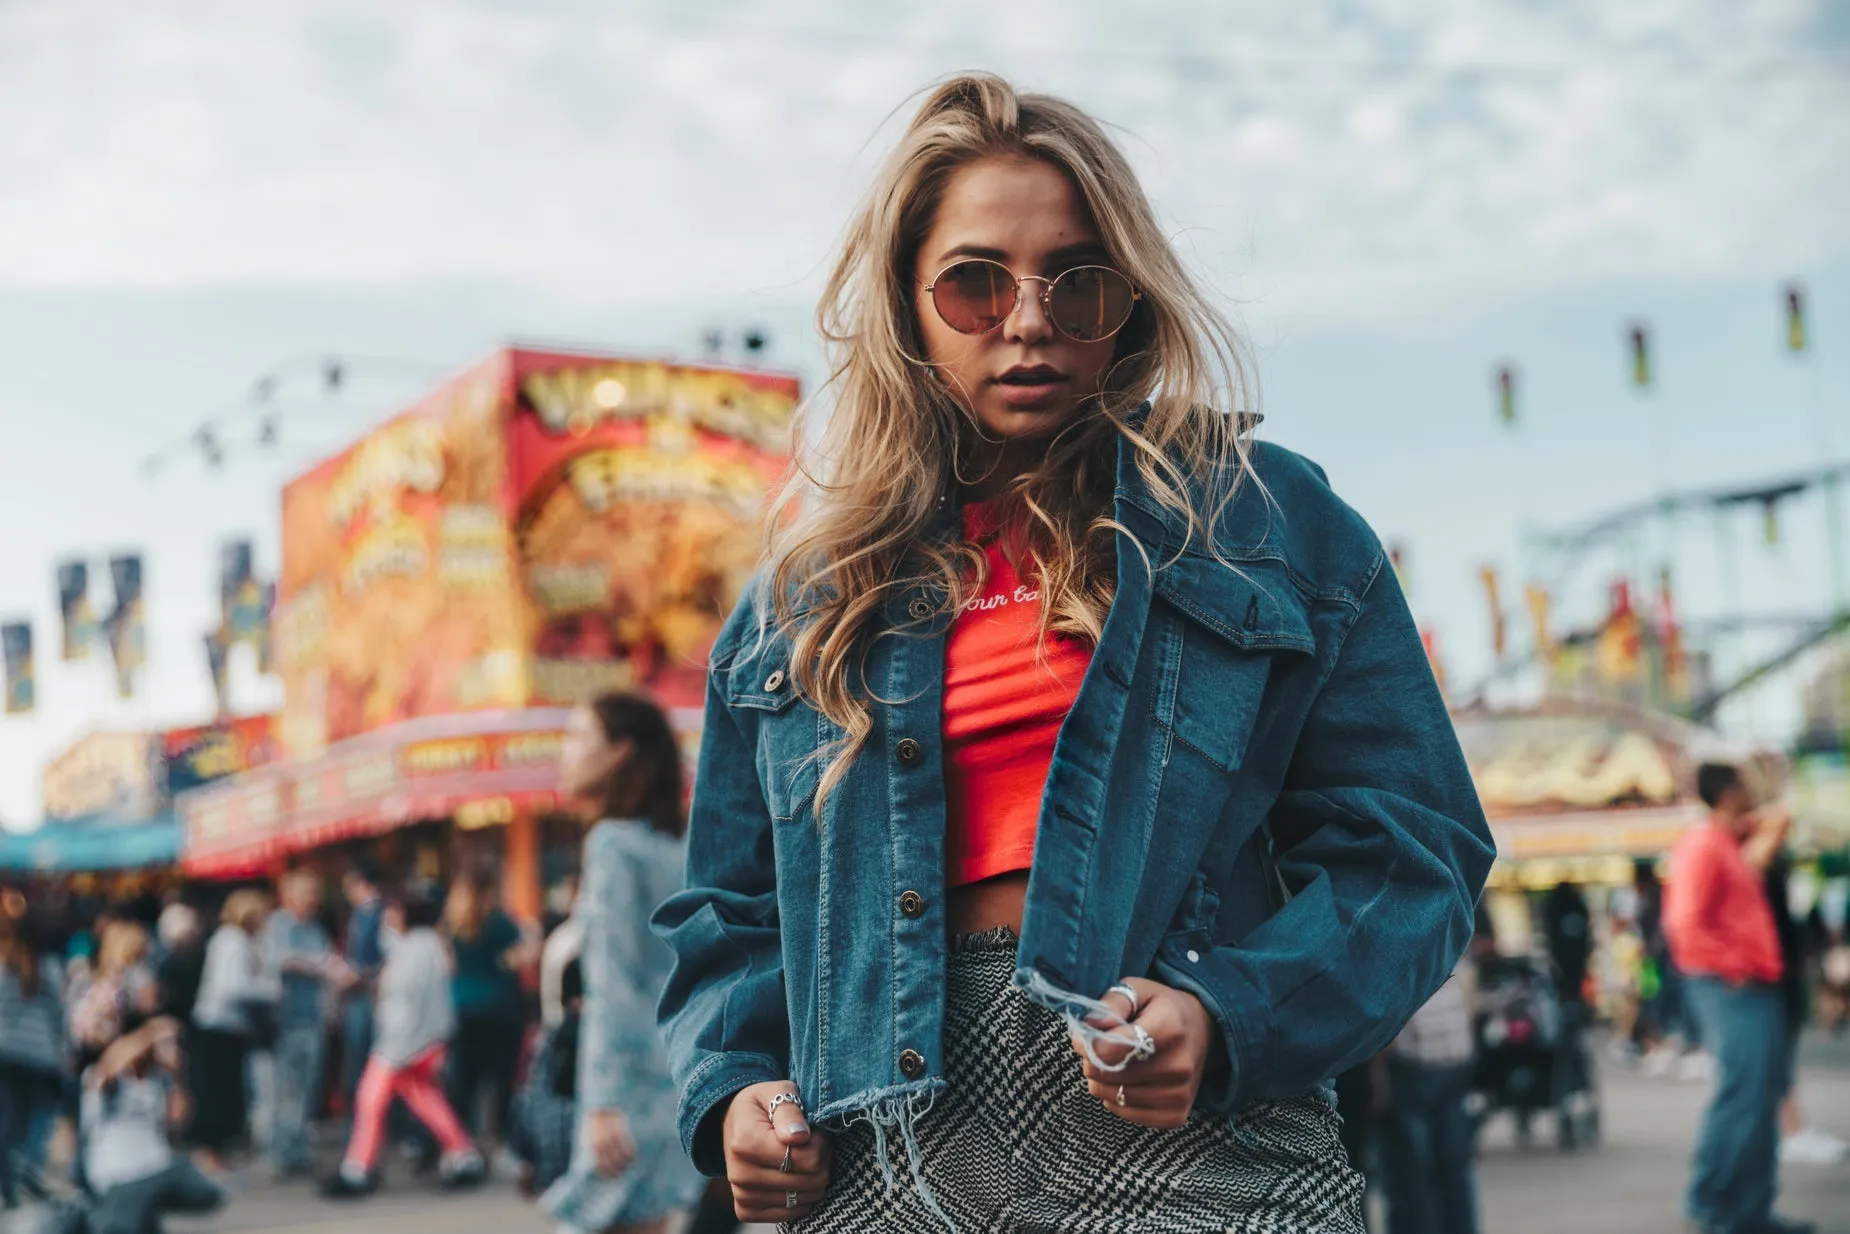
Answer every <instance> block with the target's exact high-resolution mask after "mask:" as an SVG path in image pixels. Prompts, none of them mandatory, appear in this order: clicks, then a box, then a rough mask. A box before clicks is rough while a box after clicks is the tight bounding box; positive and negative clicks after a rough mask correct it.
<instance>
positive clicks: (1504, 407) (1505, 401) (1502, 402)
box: [1497, 364, 1516, 424]
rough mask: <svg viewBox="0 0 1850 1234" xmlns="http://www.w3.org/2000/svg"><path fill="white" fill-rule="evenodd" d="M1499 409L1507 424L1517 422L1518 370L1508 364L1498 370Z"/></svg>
mask: <svg viewBox="0 0 1850 1234" xmlns="http://www.w3.org/2000/svg"><path fill="white" fill-rule="evenodd" d="M1497 411H1498V414H1500V415H1501V416H1502V417H1503V422H1504V423H1505V424H1515V423H1516V370H1515V369H1514V368H1512V367H1511V366H1509V365H1507V364H1506V365H1504V366H1503V367H1502V368H1500V369H1498V370H1497Z"/></svg>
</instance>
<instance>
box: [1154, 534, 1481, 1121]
mask: <svg viewBox="0 0 1850 1234" xmlns="http://www.w3.org/2000/svg"><path fill="white" fill-rule="evenodd" d="M1269 828H1270V834H1271V842H1272V848H1273V857H1274V859H1275V861H1276V865H1277V869H1278V874H1279V877H1280V879H1281V880H1282V881H1283V883H1284V885H1285V887H1286V888H1287V890H1288V891H1289V893H1290V898H1289V899H1288V900H1287V901H1286V903H1285V905H1284V906H1283V907H1282V908H1281V909H1280V910H1279V911H1278V912H1277V913H1275V914H1274V915H1273V916H1271V917H1270V918H1269V919H1267V920H1266V921H1264V922H1263V923H1261V924H1260V925H1259V926H1258V927H1257V928H1256V929H1254V930H1252V931H1251V932H1250V933H1248V934H1247V935H1246V936H1245V937H1244V938H1240V939H1236V940H1233V941H1232V942H1231V943H1229V944H1227V945H1222V946H1214V947H1209V946H1207V944H1206V942H1205V940H1204V941H1203V942H1202V943H1201V944H1200V945H1199V946H1195V947H1193V948H1191V949H1190V950H1188V951H1186V952H1183V951H1181V950H1180V949H1179V948H1175V947H1165V948H1164V950H1163V952H1162V953H1161V954H1160V955H1159V957H1158V961H1157V965H1156V975H1157V977H1158V979H1159V980H1163V981H1166V982H1169V983H1171V984H1174V985H1177V986H1179V987H1182V988H1185V989H1188V990H1190V991H1191V992H1193V993H1194V994H1195V995H1196V996H1197V997H1199V998H1201V999H1202V1001H1203V1002H1204V1003H1205V1004H1206V1006H1207V1008H1208V1010H1209V1011H1210V1012H1211V1013H1212V1014H1213V1015H1214V1018H1215V1019H1216V1021H1218V1023H1219V1025H1220V1027H1221V1029H1222V1032H1223V1034H1224V1037H1223V1039H1224V1042H1225V1045H1226V1054H1227V1059H1226V1061H1227V1066H1226V1067H1225V1068H1215V1069H1213V1070H1212V1071H1211V1072H1210V1076H1209V1079H1208V1081H1207V1082H1205V1083H1204V1084H1203V1086H1202V1090H1201V1093H1200V1096H1199V1098H1198V1100H1199V1103H1200V1104H1201V1106H1202V1107H1203V1109H1204V1110H1206V1111H1208V1112H1209V1113H1213V1114H1219V1115H1231V1114H1232V1113H1233V1112H1234V1111H1236V1110H1238V1109H1239V1108H1241V1107H1242V1106H1244V1105H1246V1104H1248V1103H1250V1102H1253V1101H1256V1100H1264V1099H1274V1098H1282V1097H1287V1096H1292V1095H1295V1094H1298V1093H1302V1092H1304V1091H1306V1090H1307V1089H1309V1088H1311V1087H1313V1086H1314V1085H1316V1084H1318V1083H1320V1082H1322V1081H1323V1080H1325V1079H1327V1078H1329V1077H1330V1076H1333V1075H1336V1074H1338V1073H1339V1072H1341V1071H1344V1070H1346V1069H1347V1068H1349V1067H1351V1066H1354V1065H1355V1064H1357V1063H1359V1062H1361V1061H1363V1060H1365V1059H1367V1058H1369V1057H1370V1056H1372V1055H1373V1054H1375V1053H1376V1052H1377V1051H1379V1050H1380V1049H1382V1048H1383V1047H1384V1046H1386V1045H1387V1043H1388V1042H1389V1041H1391V1040H1392V1039H1393V1038H1394V1035H1395V1034H1396V1033H1397V1032H1398V1031H1399V1030H1400V1028H1401V1026H1402V1025H1403V1024H1404V1023H1405V1022H1406V1020H1407V1019H1408V1017H1410V1016H1411V1015H1412V1014H1413V1012H1414V1011H1415V1010H1417V1009H1418V1008H1419V1006H1420V1005H1421V1004H1422V1003H1423V1002H1424V1001H1425V1000H1426V998H1427V997H1428V996H1429V995H1430V994H1431V993H1432V992H1433V991H1434V990H1435V989H1437V988H1438V986H1439V984H1440V983H1441V982H1443V981H1444V980H1445V977H1446V975H1447V974H1448V973H1450V972H1451V971H1452V968H1453V965H1454V964H1455V963H1456V962H1457V960H1458V957H1459V955H1460V954H1462V952H1463V951H1464V948H1465V945H1466V943H1467V942H1468V941H1469V939H1470V936H1471V931H1472V925H1473V917H1474V910H1475V907H1476V904H1477V897H1478V893H1479V892H1480V891H1481V890H1482V889H1483V886H1484V880H1485V879H1486V878H1487V877H1488V875H1489V872H1490V865H1491V861H1492V859H1493V857H1494V856H1495V850H1494V847H1493V845H1492V842H1491V839H1490V830H1489V826H1488V824H1487V823H1486V822H1485V819H1484V815H1483V811H1482V809H1481V807H1480V806H1479V804H1478V800H1477V793H1476V790H1475V789H1474V788H1473V786H1472V782H1471V777H1470V773H1469V771H1468V770H1467V768H1466V766H1465V761H1464V755H1463V752H1462V751H1461V750H1460V749H1459V745H1458V739H1457V737H1456V735H1455V733H1454V730H1453V727H1452V723H1451V718H1450V716H1449V715H1448V713H1447V711H1446V708H1445V704H1444V702H1443V700H1442V699H1441V698H1440V695H1439V690H1438V687H1437V685H1436V684H1435V682H1434V680H1433V676H1432V672H1431V669H1430V668H1429V667H1428V664H1427V661H1426V656H1425V653H1424V650H1423V648H1422V646H1421V643H1420V637H1419V632H1418V630H1417V629H1416V627H1415V626H1414V623H1413V617H1412V614H1411V613H1410V612H1409V611H1408V609H1407V603H1406V600H1405V598H1404V596H1403V595H1402V594H1401V590H1400V586H1399V582H1398V580H1397V579H1396V578H1395V577H1394V572H1393V571H1392V569H1386V568H1383V566H1382V563H1380V562H1379V561H1377V563H1376V565H1375V568H1374V576H1373V578H1372V579H1371V580H1370V582H1369V584H1368V586H1367V588H1366V589H1365V590H1364V591H1363V593H1362V599H1361V606H1360V609H1359V611H1358V613H1357V615H1356V617H1355V619H1354V621H1353V623H1352V624H1351V627H1350V629H1349V632H1348V635H1347V637H1346V638H1345V639H1344V640H1343V642H1342V644H1341V647H1340V650H1339V651H1338V652H1337V654H1336V659H1335V662H1334V664H1333V667H1332V668H1331V670H1330V672H1329V674H1328V676H1327V677H1326V679H1325V681H1324V683H1323V685H1322V687H1321V689H1320V690H1319V692H1318V694H1317V696H1316V698H1315V700H1314V701H1313V703H1312V705H1311V709H1310V712H1309V715H1308V717H1307V719H1306V721H1305V724H1304V727H1303V729H1302V731H1301V733H1300V735H1299V738H1298V741H1297V745H1296V748H1295V749H1294V751H1293V753H1292V755H1291V758H1290V762H1289V765H1288V767H1287V770H1286V773H1285V780H1284V784H1283V788H1282V791H1281V793H1280V795H1279V797H1278V800H1277V802H1276V803H1275V805H1274V807H1273V809H1272V812H1271V815H1270V820H1269Z"/></svg>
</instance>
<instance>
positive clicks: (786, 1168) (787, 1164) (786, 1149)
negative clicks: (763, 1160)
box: [777, 1144, 791, 1174]
mask: <svg viewBox="0 0 1850 1234" xmlns="http://www.w3.org/2000/svg"><path fill="white" fill-rule="evenodd" d="M790 1147H791V1146H790V1145H788V1144H786V1145H784V1164H782V1165H780V1166H778V1167H777V1169H778V1171H779V1172H780V1173H783V1174H788V1173H790Z"/></svg>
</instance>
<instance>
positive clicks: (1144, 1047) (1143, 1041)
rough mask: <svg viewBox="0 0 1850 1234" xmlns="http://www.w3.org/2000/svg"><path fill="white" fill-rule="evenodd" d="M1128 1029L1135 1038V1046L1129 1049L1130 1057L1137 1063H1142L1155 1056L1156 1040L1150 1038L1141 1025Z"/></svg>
mask: <svg viewBox="0 0 1850 1234" xmlns="http://www.w3.org/2000/svg"><path fill="white" fill-rule="evenodd" d="M1130 1028H1131V1032H1132V1033H1134V1034H1135V1035H1136V1037H1137V1044H1136V1045H1134V1046H1132V1047H1131V1057H1132V1058H1134V1059H1136V1060H1137V1061H1138V1062H1142V1061H1143V1060H1144V1059H1146V1058H1149V1057H1150V1056H1151V1055H1153V1054H1155V1053H1156V1038H1154V1037H1152V1036H1150V1034H1149V1032H1148V1031H1147V1030H1146V1029H1145V1028H1144V1026H1143V1025H1141V1024H1133V1025H1131V1026H1130Z"/></svg>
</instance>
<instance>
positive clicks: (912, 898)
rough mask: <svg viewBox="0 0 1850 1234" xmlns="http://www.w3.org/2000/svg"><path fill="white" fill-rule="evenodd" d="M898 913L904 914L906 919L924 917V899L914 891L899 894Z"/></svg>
mask: <svg viewBox="0 0 1850 1234" xmlns="http://www.w3.org/2000/svg"><path fill="white" fill-rule="evenodd" d="M899 911H900V912H902V913H904V914H905V915H906V916H908V917H922V916H924V915H925V897H924V896H922V895H920V894H919V893H918V892H916V891H902V892H900V893H899Z"/></svg>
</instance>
